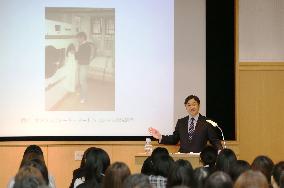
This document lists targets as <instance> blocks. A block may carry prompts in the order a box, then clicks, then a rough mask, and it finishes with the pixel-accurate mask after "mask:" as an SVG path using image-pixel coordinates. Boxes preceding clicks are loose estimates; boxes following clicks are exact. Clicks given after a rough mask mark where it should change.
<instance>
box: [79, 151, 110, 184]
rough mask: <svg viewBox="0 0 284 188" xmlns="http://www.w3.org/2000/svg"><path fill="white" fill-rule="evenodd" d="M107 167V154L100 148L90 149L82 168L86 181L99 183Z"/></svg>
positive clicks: (108, 159)
mask: <svg viewBox="0 0 284 188" xmlns="http://www.w3.org/2000/svg"><path fill="white" fill-rule="evenodd" d="M109 165H110V158H109V155H108V154H107V152H105V151H104V150H103V149H101V148H92V149H91V150H90V151H89V152H88V154H87V156H86V164H85V167H84V171H85V175H86V181H92V180H96V181H97V182H98V183H100V182H101V181H102V177H103V176H104V173H105V170H106V169H107V168H108V166H109Z"/></svg>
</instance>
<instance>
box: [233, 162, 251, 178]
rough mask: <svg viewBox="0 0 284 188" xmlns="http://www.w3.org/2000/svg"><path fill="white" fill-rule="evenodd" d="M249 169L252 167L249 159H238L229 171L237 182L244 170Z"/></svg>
mask: <svg viewBox="0 0 284 188" xmlns="http://www.w3.org/2000/svg"><path fill="white" fill-rule="evenodd" d="M249 169H250V164H249V163H248V162H247V161H244V160H237V161H236V162H234V163H233V164H232V167H231V169H230V171H229V175H230V176H231V178H232V180H233V182H235V181H236V180H237V179H238V177H239V176H240V175H241V174H242V173H243V172H245V171H247V170H249Z"/></svg>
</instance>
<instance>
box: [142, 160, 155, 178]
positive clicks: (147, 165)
mask: <svg viewBox="0 0 284 188" xmlns="http://www.w3.org/2000/svg"><path fill="white" fill-rule="evenodd" d="M153 168H154V164H153V161H152V157H151V156H149V157H147V159H146V160H145V161H144V162H143V165H142V168H141V173H142V174H145V175H148V176H150V175H153V174H154V171H153V170H154V169H153Z"/></svg>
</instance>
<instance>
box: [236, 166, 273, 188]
mask: <svg viewBox="0 0 284 188" xmlns="http://www.w3.org/2000/svg"><path fill="white" fill-rule="evenodd" d="M234 188H269V185H268V182H267V180H266V178H265V176H264V175H263V174H262V173H261V172H259V171H253V170H248V171H245V172H244V173H242V174H241V175H240V176H239V177H238V179H237V180H236V182H235V185H234Z"/></svg>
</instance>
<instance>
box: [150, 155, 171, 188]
mask: <svg viewBox="0 0 284 188" xmlns="http://www.w3.org/2000/svg"><path fill="white" fill-rule="evenodd" d="M153 163H154V171H153V172H154V175H150V176H149V181H150V183H151V185H153V187H156V188H165V187H166V185H167V177H168V175H169V172H170V169H171V168H172V166H173V164H174V160H173V158H172V157H171V156H169V155H161V156H159V157H154V158H153Z"/></svg>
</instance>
